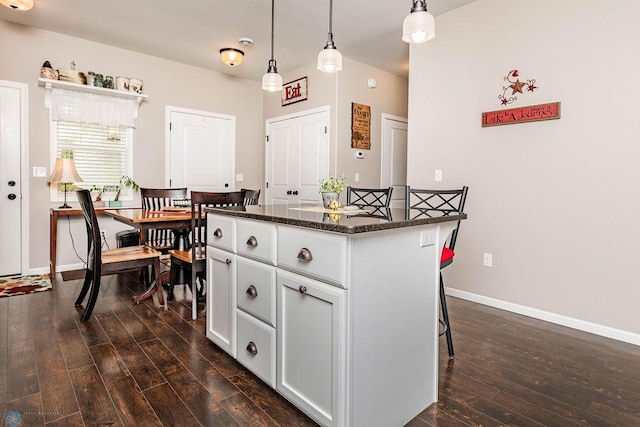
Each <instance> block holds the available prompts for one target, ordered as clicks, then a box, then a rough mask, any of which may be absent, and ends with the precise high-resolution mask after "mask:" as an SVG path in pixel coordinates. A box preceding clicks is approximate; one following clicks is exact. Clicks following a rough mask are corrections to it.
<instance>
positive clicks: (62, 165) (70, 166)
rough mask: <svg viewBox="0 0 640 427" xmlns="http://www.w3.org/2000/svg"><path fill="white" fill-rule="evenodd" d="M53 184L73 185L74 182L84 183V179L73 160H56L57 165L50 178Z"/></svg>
mask: <svg viewBox="0 0 640 427" xmlns="http://www.w3.org/2000/svg"><path fill="white" fill-rule="evenodd" d="M49 182H51V183H57V182H61V183H65V184H72V183H74V182H82V178H81V177H80V175H79V174H78V171H77V170H76V164H75V162H74V161H73V159H56V165H55V166H54V168H53V172H51V176H50V177H49Z"/></svg>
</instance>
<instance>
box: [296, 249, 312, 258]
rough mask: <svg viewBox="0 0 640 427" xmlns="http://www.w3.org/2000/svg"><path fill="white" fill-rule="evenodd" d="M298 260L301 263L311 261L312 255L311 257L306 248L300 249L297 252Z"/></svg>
mask: <svg viewBox="0 0 640 427" xmlns="http://www.w3.org/2000/svg"><path fill="white" fill-rule="evenodd" d="M298 259H301V260H303V261H311V260H312V259H313V255H311V251H310V250H309V249H307V248H302V249H300V252H298Z"/></svg>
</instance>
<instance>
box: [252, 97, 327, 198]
mask: <svg viewBox="0 0 640 427" xmlns="http://www.w3.org/2000/svg"><path fill="white" fill-rule="evenodd" d="M266 132H267V143H266V149H265V203H267V204H280V203H287V204H289V205H292V206H300V205H301V204H303V203H318V202H319V200H320V195H319V192H318V189H319V185H318V180H320V179H321V178H326V177H327V176H328V174H329V107H328V106H327V107H321V108H318V109H314V110H307V111H302V112H299V113H296V114H293V115H290V116H281V117H276V118H273V119H269V120H267V122H266Z"/></svg>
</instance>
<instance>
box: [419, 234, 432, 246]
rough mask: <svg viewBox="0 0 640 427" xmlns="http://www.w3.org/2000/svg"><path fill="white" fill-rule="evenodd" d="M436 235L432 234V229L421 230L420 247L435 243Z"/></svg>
mask: <svg viewBox="0 0 640 427" xmlns="http://www.w3.org/2000/svg"><path fill="white" fill-rule="evenodd" d="M435 242H436V237H435V235H434V234H433V231H423V232H422V233H420V247H421V248H424V247H425V246H431V245H433V244H435Z"/></svg>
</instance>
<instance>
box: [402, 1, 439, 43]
mask: <svg viewBox="0 0 640 427" xmlns="http://www.w3.org/2000/svg"><path fill="white" fill-rule="evenodd" d="M412 1H413V7H412V8H411V13H410V14H409V15H407V17H406V18H404V23H403V24H402V41H403V42H407V43H424V42H426V41H428V40H431V39H433V38H434V37H435V36H436V20H435V18H434V17H433V15H432V14H430V13H429V12H427V4H426V3H425V2H424V0H412Z"/></svg>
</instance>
